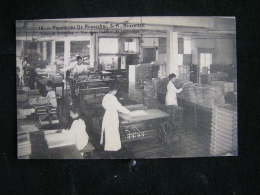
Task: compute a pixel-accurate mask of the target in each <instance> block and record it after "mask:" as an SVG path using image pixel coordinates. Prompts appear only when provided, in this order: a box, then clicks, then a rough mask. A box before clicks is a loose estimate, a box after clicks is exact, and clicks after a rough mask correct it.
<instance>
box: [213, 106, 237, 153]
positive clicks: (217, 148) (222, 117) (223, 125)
mask: <svg viewBox="0 0 260 195" xmlns="http://www.w3.org/2000/svg"><path fill="white" fill-rule="evenodd" d="M211 125H212V126H211V131H212V132H211V146H210V153H211V155H214V156H216V155H226V154H227V153H231V154H232V155H237V111H236V110H235V109H234V108H233V107H232V106H231V105H228V104H225V105H222V106H214V109H213V114H212V124H211Z"/></svg>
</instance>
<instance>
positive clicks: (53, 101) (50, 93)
mask: <svg viewBox="0 0 260 195" xmlns="http://www.w3.org/2000/svg"><path fill="white" fill-rule="evenodd" d="M53 88H54V87H53V83H52V82H51V81H47V84H46V90H47V96H46V98H47V101H48V103H49V104H50V105H51V106H52V107H54V108H57V98H56V92H55V91H54V89H53Z"/></svg>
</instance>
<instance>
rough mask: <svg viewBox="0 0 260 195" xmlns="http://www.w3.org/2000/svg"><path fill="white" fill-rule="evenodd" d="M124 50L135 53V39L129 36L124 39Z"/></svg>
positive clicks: (136, 49) (136, 50)
mask: <svg viewBox="0 0 260 195" xmlns="http://www.w3.org/2000/svg"><path fill="white" fill-rule="evenodd" d="M124 52H127V53H137V52H138V47H137V39H134V38H129V39H126V40H125V41H124Z"/></svg>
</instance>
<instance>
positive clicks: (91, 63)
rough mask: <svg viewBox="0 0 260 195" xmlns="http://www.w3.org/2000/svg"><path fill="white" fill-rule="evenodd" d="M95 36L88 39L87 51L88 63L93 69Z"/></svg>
mask: <svg viewBox="0 0 260 195" xmlns="http://www.w3.org/2000/svg"><path fill="white" fill-rule="evenodd" d="M94 44H95V34H93V35H91V37H90V50H89V63H90V66H91V67H94V62H95V45H94Z"/></svg>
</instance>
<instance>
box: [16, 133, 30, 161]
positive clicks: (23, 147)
mask: <svg viewBox="0 0 260 195" xmlns="http://www.w3.org/2000/svg"><path fill="white" fill-rule="evenodd" d="M30 154H31V142H30V136H29V134H28V133H27V134H21V135H18V137H17V156H18V157H21V156H28V155H30Z"/></svg>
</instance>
